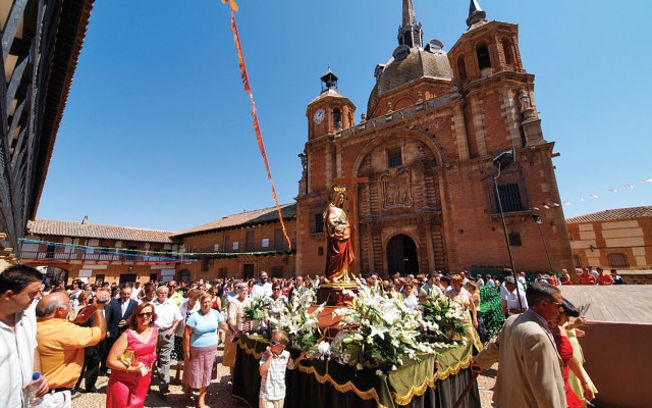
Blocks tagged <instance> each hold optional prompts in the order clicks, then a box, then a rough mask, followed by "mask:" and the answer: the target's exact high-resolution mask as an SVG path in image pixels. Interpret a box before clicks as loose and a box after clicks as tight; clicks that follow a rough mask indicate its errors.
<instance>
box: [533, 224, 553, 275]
mask: <svg viewBox="0 0 652 408" xmlns="http://www.w3.org/2000/svg"><path fill="white" fill-rule="evenodd" d="M532 219H533V220H534V222H536V223H537V225H538V226H539V233H540V234H541V241H542V242H543V248H544V249H545V250H546V258H548V267H549V268H550V273H552V262H550V253H549V252H548V244H546V237H545V236H544V235H543V229H542V228H541V217H540V216H539V214H532Z"/></svg>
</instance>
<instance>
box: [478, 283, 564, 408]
mask: <svg viewBox="0 0 652 408" xmlns="http://www.w3.org/2000/svg"><path fill="white" fill-rule="evenodd" d="M526 296H527V301H528V304H529V305H530V308H529V309H528V310H527V311H525V312H524V313H522V314H517V315H514V316H510V317H509V318H508V319H507V321H505V324H504V325H503V327H502V329H501V330H500V332H499V333H498V336H497V337H496V339H495V340H494V341H492V342H491V343H489V344H488V345H487V346H486V347H485V348H484V350H482V352H480V354H479V355H478V356H477V357H476V359H475V361H474V370H478V369H486V368H489V367H491V365H492V364H494V363H495V362H496V361H498V362H499V366H498V378H497V379H496V386H495V388H494V396H493V400H494V402H495V403H496V405H498V406H499V407H501V408H529V407H532V408H537V407H546V408H558V407H559V408H565V407H566V406H567V405H566V392H565V389H564V380H563V377H562V365H563V363H562V361H561V358H560V357H559V354H558V353H557V348H556V346H555V342H554V340H553V337H552V333H551V332H550V329H549V328H548V324H547V322H548V321H556V320H557V317H558V316H559V312H560V311H561V310H563V309H562V308H561V305H562V302H561V293H560V292H559V289H558V288H556V287H554V286H552V285H550V284H547V283H543V282H538V283H534V284H533V285H532V286H530V287H529V288H528V289H527V291H526Z"/></svg>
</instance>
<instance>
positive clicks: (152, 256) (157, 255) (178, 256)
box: [18, 238, 293, 263]
mask: <svg viewBox="0 0 652 408" xmlns="http://www.w3.org/2000/svg"><path fill="white" fill-rule="evenodd" d="M18 241H19V242H22V243H27V244H37V245H46V246H48V247H54V248H64V252H56V250H55V251H53V256H54V257H56V256H58V255H65V254H72V253H73V252H74V251H81V252H84V253H86V254H92V255H96V256H98V259H100V260H111V259H112V258H113V256H116V257H119V258H121V259H122V260H124V261H125V262H135V261H136V260H138V262H141V261H145V262H181V263H187V262H194V261H197V260H199V259H198V258H203V257H223V258H228V257H233V256H240V255H254V256H268V255H277V254H279V253H283V254H291V253H293V251H292V250H291V249H287V250H271V251H248V252H178V251H147V250H144V249H128V248H117V247H99V246H90V245H80V244H66V243H61V242H52V241H45V240H37V239H29V238H19V239H18ZM21 252H24V253H27V254H30V251H29V250H26V249H25V248H21ZM32 252H33V253H37V252H40V251H37V250H35V251H32ZM87 258H88V257H87ZM104 258H106V259H104Z"/></svg>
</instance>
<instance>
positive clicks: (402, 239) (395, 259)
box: [387, 235, 419, 276]
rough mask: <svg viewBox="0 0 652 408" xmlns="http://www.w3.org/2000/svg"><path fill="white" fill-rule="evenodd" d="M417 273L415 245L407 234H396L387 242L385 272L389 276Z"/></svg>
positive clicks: (417, 261) (417, 260) (417, 263)
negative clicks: (397, 273)
mask: <svg viewBox="0 0 652 408" xmlns="http://www.w3.org/2000/svg"><path fill="white" fill-rule="evenodd" d="M396 272H399V273H400V274H401V275H407V274H409V273H411V274H414V275H416V274H417V273H419V259H418V258H417V246H416V245H415V244H414V241H412V238H410V237H408V236H407V235H396V236H395V237H392V239H390V240H389V242H388V243H387V273H388V274H389V275H390V276H391V275H393V274H395V273H396Z"/></svg>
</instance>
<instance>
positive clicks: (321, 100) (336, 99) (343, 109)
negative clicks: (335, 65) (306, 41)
mask: <svg viewBox="0 0 652 408" xmlns="http://www.w3.org/2000/svg"><path fill="white" fill-rule="evenodd" d="M320 80H321V93H320V94H319V96H318V97H317V98H315V99H314V100H313V101H312V102H310V103H309V104H308V109H307V111H306V116H307V117H308V140H313V139H315V138H318V137H320V136H324V135H327V134H333V133H335V132H338V131H340V130H343V129H347V128H350V127H352V126H353V125H354V123H353V122H354V119H353V115H354V114H355V105H354V104H353V102H351V101H350V100H349V99H348V98H347V97H345V96H342V95H341V94H340V93H339V92H338V90H337V80H338V78H337V76H336V75H335V74H334V73H333V71H331V69H330V67H329V68H328V71H326V73H325V74H324V75H322V76H321V78H320Z"/></svg>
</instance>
